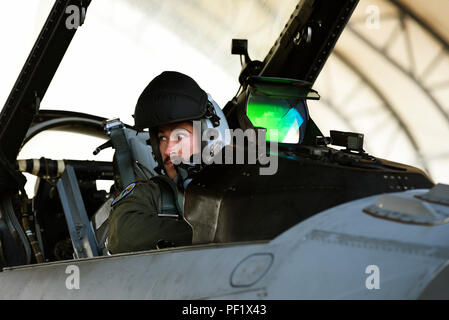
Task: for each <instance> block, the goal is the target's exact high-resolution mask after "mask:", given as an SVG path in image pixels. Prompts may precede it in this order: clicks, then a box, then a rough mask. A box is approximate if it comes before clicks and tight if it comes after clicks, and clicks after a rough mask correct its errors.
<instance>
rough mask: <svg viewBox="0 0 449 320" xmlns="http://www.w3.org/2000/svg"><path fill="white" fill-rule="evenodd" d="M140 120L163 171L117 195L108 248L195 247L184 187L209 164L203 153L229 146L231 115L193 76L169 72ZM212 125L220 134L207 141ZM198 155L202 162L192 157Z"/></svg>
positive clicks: (148, 94) (153, 89)
mask: <svg viewBox="0 0 449 320" xmlns="http://www.w3.org/2000/svg"><path fill="white" fill-rule="evenodd" d="M134 120H135V127H136V129H137V130H138V131H142V130H145V129H148V130H149V133H150V139H149V141H148V143H149V144H150V145H151V148H152V154H153V156H154V158H155V160H156V162H157V163H158V167H157V168H156V171H157V172H159V173H160V175H158V176H155V177H153V178H151V179H150V180H144V181H136V182H134V183H132V184H130V185H129V186H127V187H126V188H125V189H124V190H123V191H122V192H121V193H120V195H118V196H117V197H116V198H115V199H114V201H113V202H112V211H111V215H110V218H109V236H108V245H107V247H108V251H109V252H110V253H111V254H116V253H123V252H131V251H141V250H150V249H160V248H164V247H173V246H185V245H189V244H191V243H192V231H193V230H192V226H191V225H190V224H189V222H188V221H187V220H186V219H185V217H184V212H183V205H184V189H185V188H186V187H187V185H188V183H189V182H190V181H191V179H192V173H194V172H198V171H199V170H201V168H202V166H203V165H204V163H202V161H198V159H199V156H201V155H202V154H203V152H202V151H203V150H204V149H205V148H208V149H209V151H210V150H212V151H213V150H215V152H216V150H217V148H221V147H223V146H224V135H225V133H224V130H225V129H226V128H228V124H227V121H226V118H225V116H224V114H223V112H222V111H221V109H220V107H219V106H218V105H217V104H216V103H215V101H213V99H212V98H211V96H210V95H208V94H207V93H206V92H205V91H204V90H203V89H201V88H200V87H199V85H198V84H197V83H196V82H195V81H194V80H193V79H192V78H190V77H189V76H187V75H184V74H182V73H179V72H174V71H165V72H163V73H162V74H160V75H159V76H157V77H156V78H154V79H153V80H152V81H151V82H150V83H149V84H148V86H147V87H146V88H145V89H144V91H143V92H142V94H141V95H140V97H139V99H138V102H137V105H136V109H135V112H134ZM198 129H199V130H198ZM211 129H213V130H216V131H217V132H218V133H219V136H220V138H219V139H218V138H217V139H215V140H214V139H208V141H201V138H202V136H203V134H204V133H205V132H206V131H207V130H211ZM206 154H207V152H206ZM195 156H196V160H197V161H193V160H192V159H194V158H195Z"/></svg>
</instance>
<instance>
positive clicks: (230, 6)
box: [2, 0, 449, 183]
mask: <svg viewBox="0 0 449 320" xmlns="http://www.w3.org/2000/svg"><path fill="white" fill-rule="evenodd" d="M20 1H26V0H20ZM20 1H17V2H20ZM52 2H53V1H50V0H40V1H39V5H38V6H34V7H32V6H31V7H29V9H30V10H35V14H34V18H35V21H34V23H33V24H32V26H31V25H30V26H29V29H30V30H31V29H32V31H29V34H32V35H33V36H30V38H33V37H34V38H35V36H36V35H37V32H38V31H39V28H38V27H37V26H41V25H42V23H43V21H44V20H45V18H46V13H47V12H48V11H49V8H50V7H51V4H52ZM297 2H298V1H294V0H283V1H282V2H280V1H276V0H250V1H241V0H220V1H208V0H191V1H181V0H170V1H156V0H126V1H125V0H114V1H111V0H94V1H92V4H91V6H90V8H89V13H88V17H87V19H86V23H85V25H84V26H83V27H82V28H81V29H80V30H79V32H78V33H77V35H76V37H75V39H74V41H73V43H72V44H71V47H70V48H69V50H68V53H67V55H66V57H65V58H64V60H63V62H62V64H61V66H60V69H59V70H58V72H57V74H56V76H55V78H54V80H53V82H52V84H51V86H50V88H49V90H48V92H47V95H46V97H45V99H44V100H43V103H42V108H47V109H58V108H60V109H71V110H77V111H81V112H90V113H95V114H98V115H102V116H106V117H114V116H120V117H121V118H122V119H123V120H125V121H127V122H129V123H132V118H131V114H132V113H133V111H134V105H135V102H136V100H137V97H138V95H139V94H140V91H141V90H142V89H143V88H144V87H145V86H146V84H147V83H148V81H150V80H151V79H152V77H154V76H156V75H157V74H159V73H160V72H162V71H163V70H178V71H181V72H185V73H187V74H190V75H191V76H192V77H193V78H195V79H196V80H197V81H198V82H199V83H200V85H201V86H202V87H203V88H205V89H206V91H208V92H210V93H211V94H212V95H213V96H214V97H215V98H216V100H217V102H219V104H220V105H221V106H224V104H225V103H226V102H227V100H228V99H230V98H232V96H233V95H234V94H235V92H236V91H237V89H238V83H237V77H238V74H239V71H240V62H239V59H238V57H237V56H232V55H231V54H230V43H231V39H232V38H246V39H248V40H249V54H250V56H251V58H252V59H258V60H263V58H264V56H265V55H266V53H267V52H268V51H269V49H270V48H271V46H272V45H273V43H274V41H275V40H276V39H277V37H278V35H279V33H280V31H281V30H282V28H283V27H284V25H285V23H286V21H287V20H288V18H289V16H290V14H291V13H292V11H293V9H294V7H295V6H296V5H297ZM28 3H29V2H27V4H28ZM29 6H30V5H29ZM447 13H449V2H448V1H446V0H431V1H428V0H427V1H426V0H400V1H399V0H391V1H386V0H361V1H360V3H359V5H358V7H357V9H356V10H355V12H354V14H353V16H352V18H351V20H350V22H349V24H348V26H347V28H346V29H345V31H344V32H343V34H342V36H341V37H340V39H339V40H338V42H337V45H336V47H335V50H334V52H333V54H332V55H331V56H330V58H329V60H328V62H327V63H326V65H325V67H324V68H323V71H322V72H321V74H320V76H319V77H318V79H317V81H316V83H315V85H314V88H315V89H316V90H318V91H319V92H320V94H321V97H322V99H321V100H320V101H318V102H310V103H309V108H310V112H311V115H312V117H313V119H314V120H315V122H316V123H317V124H318V126H319V127H320V128H321V130H322V131H323V133H324V134H328V133H329V130H331V129H336V130H342V131H355V132H361V133H364V134H365V150H367V151H368V152H369V153H371V154H373V155H375V156H377V157H381V158H386V159H389V160H393V161H397V162H403V163H407V164H410V165H415V166H418V167H420V168H422V169H423V170H425V171H426V172H428V173H429V174H430V176H431V177H432V178H433V179H434V180H435V182H445V183H449V169H448V168H449V142H448V141H449V45H448V43H449V32H448V31H447V30H449V20H448V19H447V17H446V16H447ZM11 23H12V22H11ZM2 29H3V28H2ZM2 39H4V38H3V35H2ZM312 41H313V39H312ZM31 45H32V43H31V44H29V48H31ZM17 51H18V50H17ZM25 51H26V52H27V53H28V52H29V49H27V50H25ZM4 54H5V53H2V55H4ZM11 59H13V58H11ZM17 59H19V57H17ZM23 61H24V59H22V60H21V61H20V63H19V62H17V64H18V65H20V67H21V65H23ZM2 63H3V62H2ZM19 71H20V69H19V70H18V71H17V74H18V72H19ZM11 74H12V72H11ZM11 87H12V84H11V85H10V87H9V88H11ZM74 88H75V89H74ZM3 96H4V94H3V93H2V98H3ZM5 98H6V97H5Z"/></svg>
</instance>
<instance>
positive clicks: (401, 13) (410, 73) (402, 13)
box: [346, 0, 449, 125]
mask: <svg viewBox="0 0 449 320" xmlns="http://www.w3.org/2000/svg"><path fill="white" fill-rule="evenodd" d="M391 3H392V4H393V5H394V6H396V9H397V10H398V13H397V19H398V20H399V21H400V23H401V28H400V29H401V30H402V31H403V32H405V34H406V37H408V36H409V34H408V31H407V29H406V27H405V25H404V21H405V18H406V17H407V18H409V19H411V20H412V21H414V22H415V23H417V24H418V25H419V26H420V27H421V28H423V29H424V30H425V31H426V32H427V33H428V34H429V35H430V36H432V37H433V38H434V40H436V41H437V42H439V43H440V44H441V46H442V50H443V52H446V54H448V53H449V44H448V43H447V42H446V41H444V39H443V38H442V37H441V36H439V35H438V34H437V33H436V32H435V31H434V30H433V29H432V28H431V27H430V26H429V25H428V24H426V23H425V22H423V21H422V20H421V19H419V18H418V17H417V16H416V15H414V14H413V13H412V12H411V11H410V10H408V9H407V8H406V7H404V6H403V5H402V4H400V3H399V2H398V1H396V0H392V1H391ZM352 24H353V23H351V22H350V23H348V25H347V27H346V28H347V29H348V30H350V31H351V33H352V34H354V35H355V36H356V37H357V38H358V39H359V40H361V41H362V42H363V43H365V44H366V45H368V46H369V47H370V48H371V49H372V50H374V51H375V52H377V53H378V54H380V55H381V56H382V57H383V58H384V59H386V60H387V61H388V62H389V63H390V64H391V65H393V66H394V67H395V68H396V69H397V70H399V71H401V72H402V73H403V74H404V75H405V76H406V77H407V78H408V79H410V80H411V81H412V82H413V83H415V84H416V85H417V86H418V87H419V88H420V89H421V90H422V92H423V93H424V94H425V96H426V97H428V98H429V99H430V101H432V103H433V104H434V106H435V107H436V108H437V110H438V112H439V113H440V114H441V115H442V116H443V118H444V119H445V120H446V122H447V123H448V125H449V113H447V112H446V111H445V109H444V107H443V106H442V105H441V104H440V102H439V101H438V100H437V99H436V98H435V97H434V96H433V94H432V92H431V90H430V89H429V88H426V87H425V86H424V84H423V83H422V81H420V80H422V79H420V78H419V75H416V74H415V73H414V63H415V62H414V61H413V60H412V61H410V62H411V70H407V69H406V68H404V67H403V66H401V65H400V64H399V63H397V62H396V61H395V60H394V59H393V58H392V57H390V56H389V55H388V54H387V53H386V48H379V47H378V46H376V45H375V44H373V43H372V42H371V41H370V40H369V39H367V38H366V37H364V36H363V34H361V33H360V32H358V31H357V30H356V29H355V28H354V27H352ZM406 40H407V43H408V44H407V50H408V56H409V59H413V54H412V49H411V47H410V44H409V39H406ZM389 41H390V40H389ZM387 46H388V42H387ZM440 55H441V53H440V54H438V55H437V57H435V58H438V56H440ZM434 60H435V59H434ZM433 62H434V61H432V62H431V63H430V64H429V65H428V66H427V68H429V67H431V64H432V63H433ZM421 78H422V75H421Z"/></svg>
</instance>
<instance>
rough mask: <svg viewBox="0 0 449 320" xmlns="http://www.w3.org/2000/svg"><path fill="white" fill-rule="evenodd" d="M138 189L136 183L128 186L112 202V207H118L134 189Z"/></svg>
mask: <svg viewBox="0 0 449 320" xmlns="http://www.w3.org/2000/svg"><path fill="white" fill-rule="evenodd" d="M135 187H136V183H135V182H133V183H131V184H130V185H129V186H127V187H126V188H125V189H123V191H122V192H120V194H119V195H118V196H117V197H116V198H115V199H114V201H112V203H111V206H114V205H116V204H117V203H118V202H119V201H120V200H122V199H123V198H125V197H126V196H127V195H128V194H130V193H132V192H133V190H134V188H135Z"/></svg>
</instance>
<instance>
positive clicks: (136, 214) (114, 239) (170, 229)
mask: <svg viewBox="0 0 449 320" xmlns="http://www.w3.org/2000/svg"><path fill="white" fill-rule="evenodd" d="M167 179H168V178H167ZM161 190H163V189H161V188H160V186H159V185H158V184H157V183H155V182H154V181H152V180H146V181H139V182H136V185H135V187H134V189H132V191H131V192H130V193H129V194H127V195H126V196H124V197H122V199H120V200H119V201H117V203H116V204H114V205H113V206H112V208H113V209H112V211H111V214H110V216H109V236H108V246H107V247H108V250H109V252H110V253H111V254H115V253H123V252H131V251H142V250H150V249H156V247H157V245H158V242H159V243H161V242H160V241H167V242H171V243H173V245H174V246H184V245H190V244H192V228H191V227H190V225H189V224H188V223H187V222H186V221H185V220H184V219H182V218H180V219H179V218H174V217H167V216H164V214H163V212H161ZM163 192H164V191H163ZM181 205H182V204H181Z"/></svg>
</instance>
